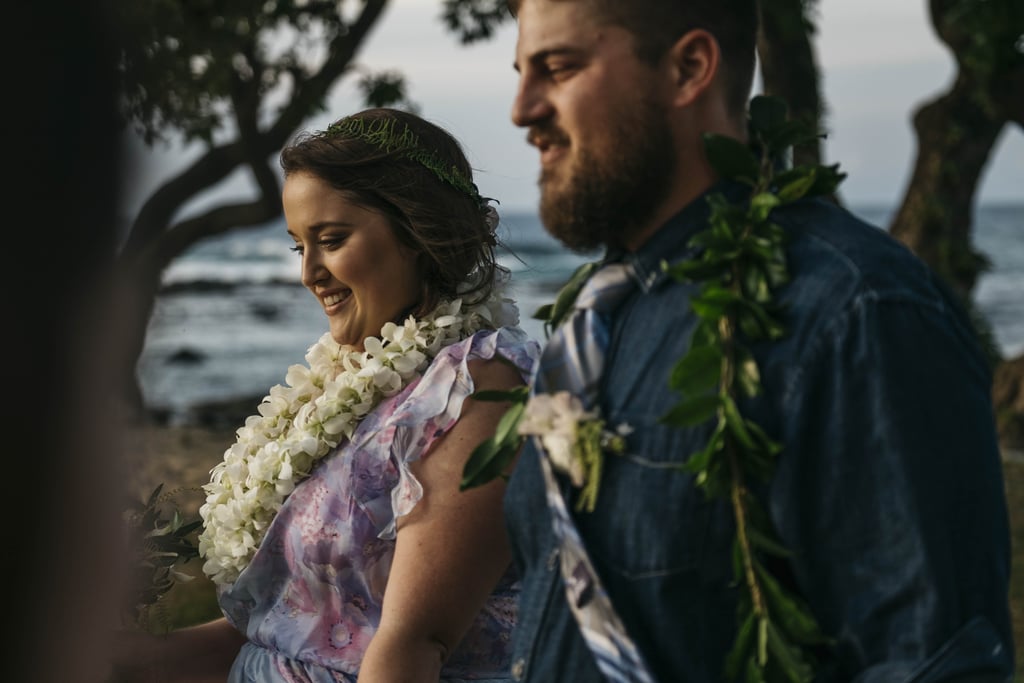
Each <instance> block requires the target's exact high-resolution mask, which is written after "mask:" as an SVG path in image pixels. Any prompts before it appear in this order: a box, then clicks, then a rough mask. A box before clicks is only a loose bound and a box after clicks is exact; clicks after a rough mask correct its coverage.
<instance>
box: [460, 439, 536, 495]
mask: <svg viewBox="0 0 1024 683" xmlns="http://www.w3.org/2000/svg"><path fill="white" fill-rule="evenodd" d="M522 441H523V438H522V437H520V438H519V439H518V440H517V441H515V442H506V443H499V442H498V441H496V440H495V439H494V438H490V439H487V440H485V441H483V442H481V443H480V444H479V445H478V446H477V447H476V448H474V449H473V452H472V453H470V455H469V459H468V460H467V461H466V465H465V466H464V467H463V469H462V480H461V481H460V482H459V490H460V491H465V490H466V489H471V488H475V487H477V486H483V485H484V484H486V483H487V482H489V481H491V480H493V479H495V478H497V477H500V476H502V473H503V472H505V470H506V469H507V468H508V467H509V465H511V464H512V461H513V460H514V459H515V456H516V453H518V452H519V447H520V446H521V445H522Z"/></svg>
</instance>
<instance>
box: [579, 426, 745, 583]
mask: <svg viewBox="0 0 1024 683" xmlns="http://www.w3.org/2000/svg"><path fill="white" fill-rule="evenodd" d="M621 422H625V423H627V424H629V425H630V426H631V427H632V428H633V430H634V431H633V432H632V433H631V434H630V435H628V436H627V444H628V451H627V453H626V454H624V455H622V456H616V455H606V456H605V466H604V474H603V475H602V481H601V488H600V492H599V495H598V502H597V506H596V507H595V509H594V511H593V512H580V513H578V514H577V515H576V520H577V524H579V526H580V529H581V532H582V533H583V534H584V536H585V538H586V539H587V547H588V549H590V551H591V553H592V555H593V556H594V558H595V561H596V562H597V563H598V564H599V565H600V566H601V567H602V569H603V570H604V571H611V572H614V573H615V574H616V575H617V576H618V578H619V579H622V580H626V581H642V580H645V579H657V578H659V577H671V576H681V575H687V576H693V574H694V573H696V577H697V578H698V579H700V580H701V581H703V582H714V583H717V582H719V581H721V580H723V579H724V580H726V581H728V580H729V579H730V577H731V564H730V563H729V562H724V563H721V562H718V563H716V562H715V561H714V560H713V558H722V557H725V558H729V557H730V555H731V554H730V553H729V549H728V547H725V548H714V547H712V546H713V545H715V544H721V543H722V540H721V539H725V540H726V542H727V541H728V540H729V539H731V538H732V533H731V528H732V527H733V522H732V517H731V515H730V514H729V509H728V507H727V506H725V505H724V504H722V503H720V502H717V501H715V502H711V501H708V500H707V498H706V496H705V494H704V492H703V491H702V490H700V489H698V488H696V486H695V485H694V475H693V474H691V473H689V472H687V471H685V470H684V469H682V467H681V465H682V464H683V463H685V462H686V461H687V460H688V459H689V457H690V456H691V455H692V454H693V453H694V452H696V451H698V450H699V449H700V448H701V447H702V446H703V444H704V443H705V442H706V440H707V436H708V435H709V433H710V427H708V428H707V429H705V428H703V427H701V428H696V429H679V428H676V427H671V426H668V425H664V424H661V423H659V422H658V421H657V419H656V417H652V416H651V413H650V412H649V411H648V412H640V413H636V414H632V415H630V414H622V415H618V416H615V419H614V420H613V421H612V424H619V423H621ZM641 453H642V454H643V455H642V456H641V455H639V454H641ZM722 525H725V526H726V527H727V529H728V532H727V533H724V534H723V533H721V529H720V527H722ZM723 551H724V552H723ZM719 565H721V566H719Z"/></svg>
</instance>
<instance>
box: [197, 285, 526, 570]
mask: <svg viewBox="0 0 1024 683" xmlns="http://www.w3.org/2000/svg"><path fill="white" fill-rule="evenodd" d="M499 284H501V283H499ZM518 323H519V311H518V309H517V308H516V306H515V303H514V302H513V301H512V300H511V299H507V298H504V297H503V296H502V294H501V288H500V287H497V286H496V287H495V290H494V291H493V293H492V294H491V296H490V297H489V298H488V299H487V300H485V301H482V302H480V303H478V304H475V305H463V300H462V299H455V300H454V301H450V302H442V303H441V304H440V305H439V306H438V307H437V308H436V309H434V311H433V312H432V313H431V314H430V315H428V316H426V317H425V318H423V319H421V320H417V319H415V318H413V317H412V316H410V317H409V318H407V319H406V321H405V323H404V324H402V325H396V324H395V323H392V322H389V323H387V324H385V325H384V327H383V328H382V329H381V334H380V337H379V338H377V337H368V338H367V339H366V340H365V342H364V348H365V351H358V350H356V349H355V348H354V347H352V346H348V345H344V346H343V345H340V344H338V343H337V342H335V341H334V339H332V338H331V335H330V333H326V334H324V335H323V336H322V337H320V340H319V341H318V342H317V343H315V344H314V345H313V346H311V347H310V348H309V350H308V351H307V353H306V362H307V363H309V367H306V366H303V365H292V366H291V367H290V368H289V369H288V372H287V374H286V376H285V382H286V385H280V384H278V385H276V386H274V387H272V388H271V389H270V393H269V394H268V395H267V396H265V397H264V398H263V401H262V402H261V403H260V405H259V406H258V408H257V409H258V411H259V414H258V415H250V416H249V417H248V418H247V419H246V420H245V424H244V425H243V426H242V427H240V428H239V429H238V430H237V431H236V434H237V437H238V438H237V440H236V442H235V443H234V445H232V446H231V447H230V448H228V449H227V450H226V451H225V452H224V460H223V461H222V462H220V463H218V464H217V465H216V466H214V468H213V469H212V470H211V471H210V474H211V476H210V482H209V483H208V484H206V485H204V486H203V490H204V491H205V492H206V502H205V503H204V504H203V505H202V507H200V509H199V514H200V516H201V517H202V519H203V525H204V528H203V531H202V533H201V534H200V535H199V554H200V555H201V556H202V557H203V558H205V562H204V564H203V572H204V573H206V574H207V575H208V576H209V577H210V578H211V579H212V580H213V582H214V583H215V584H217V585H218V586H223V585H226V584H230V583H232V582H234V580H235V579H237V578H238V575H239V574H240V573H241V571H242V570H243V569H245V567H246V566H248V564H249V562H250V561H251V560H252V557H253V555H254V554H255V552H256V549H257V548H258V547H259V544H260V542H261V541H262V539H263V536H264V535H265V533H266V531H267V528H268V527H269V525H270V522H271V520H273V518H274V516H275V515H276V514H277V511H278V510H279V509H280V508H281V505H282V504H283V503H284V500H285V498H287V497H288V495H289V494H290V493H291V492H292V491H293V490H294V489H295V486H296V485H297V484H298V483H299V482H300V481H302V480H303V479H305V478H306V477H308V476H309V474H310V472H311V470H312V468H313V465H314V464H316V462H317V461H319V460H320V459H321V458H323V457H324V456H325V455H327V454H328V453H330V452H331V451H333V450H334V448H335V447H336V446H337V445H338V444H339V443H341V442H342V441H343V440H344V439H348V438H351V436H352V434H353V432H354V431H355V429H356V427H357V426H358V424H359V422H360V421H361V420H362V418H363V417H365V416H366V415H367V413H369V412H370V411H371V410H373V409H374V408H375V407H376V406H377V404H379V403H380V402H381V400H383V399H384V398H387V397H389V396H393V395H395V394H396V393H398V392H399V391H401V390H402V389H403V388H405V387H406V386H408V385H409V383H410V382H411V381H412V380H413V379H415V378H416V377H418V376H419V375H420V374H421V373H422V371H423V370H424V369H425V368H426V367H427V365H428V364H429V363H430V361H431V360H432V359H433V358H434V356H436V355H437V353H438V352H439V351H440V350H441V349H442V348H444V347H445V346H448V345H450V344H453V343H455V342H458V341H460V340H462V339H465V338H467V337H468V336H470V335H472V334H473V333H474V332H477V331H478V330H481V329H484V328H489V329H497V328H499V327H503V326H514V325H517V324H518Z"/></svg>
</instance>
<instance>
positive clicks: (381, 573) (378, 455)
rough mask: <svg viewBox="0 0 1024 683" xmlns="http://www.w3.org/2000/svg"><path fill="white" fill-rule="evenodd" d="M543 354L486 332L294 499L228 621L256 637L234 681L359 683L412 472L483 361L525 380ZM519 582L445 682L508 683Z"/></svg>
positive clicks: (243, 583) (413, 491) (486, 611)
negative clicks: (470, 366)
mask: <svg viewBox="0 0 1024 683" xmlns="http://www.w3.org/2000/svg"><path fill="white" fill-rule="evenodd" d="M538 353H539V347H538V345H537V343H536V342H534V341H532V340H530V339H529V338H528V337H527V336H526V334H525V333H524V332H523V331H522V330H520V329H519V328H501V329H499V330H497V331H493V330H487V331H481V332H477V333H476V334H474V335H472V336H471V337H469V338H467V339H465V340H463V341H462V342H459V343H456V344H452V345H450V346H448V347H445V348H444V349H442V350H441V351H440V353H439V354H438V355H437V357H436V358H435V359H434V361H433V362H432V363H431V365H430V366H429V367H428V368H427V370H426V372H425V373H424V375H423V376H422V377H421V378H420V379H419V380H417V381H414V382H413V383H411V384H410V385H409V386H407V387H406V388H405V389H404V390H403V391H401V392H400V393H398V394H396V395H395V396H392V397H391V398H389V399H386V400H385V401H383V402H382V403H381V404H380V405H378V406H377V408H376V409H375V410H374V411H373V412H371V413H370V414H369V415H367V416H366V417H365V418H364V419H363V421H362V423H361V424H360V425H359V427H358V428H357V429H356V431H355V433H354V434H353V437H352V439H351V440H350V441H349V442H347V443H344V444H342V445H340V446H339V447H338V448H337V449H336V450H335V452H334V453H332V454H330V455H328V456H327V457H326V458H324V459H323V460H322V461H321V462H319V463H318V464H317V466H316V467H315V469H314V470H313V472H312V473H311V474H310V476H309V477H308V478H307V479H305V480H304V481H302V482H301V483H300V484H299V485H298V486H297V487H296V488H295V490H294V491H293V492H292V493H291V495H289V496H288V498H287V499H285V501H284V505H283V506H282V508H281V510H280V511H279V512H278V514H277V515H276V516H275V517H274V519H273V521H272V522H271V524H270V527H269V528H268V529H267V533H266V535H265V537H264V538H263V541H262V543H261V545H260V547H259V549H258V550H257V551H256V553H255V555H254V556H253V559H252V562H250V564H249V565H248V567H246V568H245V569H244V570H243V571H242V572H241V574H240V575H239V577H238V578H237V580H236V581H235V582H234V583H233V584H229V585H225V586H223V587H221V589H220V590H219V591H218V599H219V602H220V606H221V609H222V611H223V612H224V615H225V616H226V617H227V618H228V621H230V622H231V623H232V624H234V625H235V627H237V628H238V629H239V630H240V631H241V632H242V633H244V634H245V635H246V637H247V638H248V642H247V643H246V644H245V645H244V646H243V648H242V651H241V652H240V653H239V656H238V658H237V659H236V661H235V664H234V666H233V667H232V670H231V674H230V676H229V681H230V682H233V683H240V682H242V681H246V682H249V681H259V682H261V683H269V682H272V681H282V682H284V681H287V682H289V683H293V682H307V681H309V682H314V683H327V682H337V681H343V682H354V681H355V680H356V676H357V674H358V672H359V665H360V662H361V661H362V658H363V654H364V653H365V652H366V648H367V646H368V645H369V642H370V639H371V638H373V635H374V633H375V632H376V630H377V627H378V625H379V624H380V615H381V605H382V602H383V598H384V588H385V586H386V585H387V579H388V574H389V571H390V568H391V561H392V558H393V556H394V551H395V531H396V519H397V518H398V517H400V516H402V515H404V514H406V513H408V512H409V511H410V510H411V509H412V508H413V507H414V506H415V505H416V503H417V502H418V501H419V500H420V498H421V497H422V495H423V490H422V488H421V486H420V484H419V482H418V481H416V478H415V477H414V476H413V475H412V473H411V472H410V470H409V463H411V462H413V461H415V460H417V459H418V458H420V457H422V456H423V454H424V453H427V452H428V451H429V449H430V447H431V445H432V444H433V443H434V442H435V441H436V440H437V439H438V438H440V437H441V436H442V435H444V434H445V433H446V432H447V431H448V430H449V429H450V428H451V427H452V425H454V424H455V421H456V420H457V419H458V416H459V414H460V412H461V409H462V404H463V401H464V400H465V399H466V397H467V396H469V394H471V393H473V391H474V388H473V384H472V378H471V377H470V375H469V372H468V370H467V361H468V360H470V359H472V358H483V359H489V358H493V357H495V356H497V355H501V356H504V357H505V358H507V359H508V360H510V361H512V362H513V363H514V364H515V365H516V367H517V368H518V369H519V371H520V373H521V375H522V376H523V378H524V380H525V379H527V378H528V377H529V376H530V373H531V372H532V369H533V365H534V363H535V361H536V358H537V355H538ZM518 591H519V583H518V579H517V577H516V575H515V573H514V570H513V569H512V568H511V567H510V568H509V571H508V572H506V574H505V576H504V577H503V578H502V580H501V581H500V583H499V585H498V586H497V587H496V588H495V590H494V592H493V593H492V594H491V596H490V597H489V599H488V600H487V602H486V604H485V605H484V608H483V609H482V610H481V612H480V613H479V614H478V615H477V617H476V620H475V621H474V623H473V625H472V627H471V628H470V630H469V632H468V633H467V635H466V636H465V638H464V639H463V641H462V642H461V643H460V645H459V646H458V647H457V648H456V649H455V650H454V651H453V653H452V655H451V657H450V658H449V660H448V662H447V663H446V664H445V666H444V669H443V670H442V680H444V681H463V680H466V681H504V680H508V675H509V674H508V671H509V667H510V659H511V650H510V645H511V643H510V640H511V637H510V636H511V630H512V627H513V625H514V622H515V617H516V599H517V596H518Z"/></svg>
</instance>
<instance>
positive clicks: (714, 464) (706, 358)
mask: <svg viewBox="0 0 1024 683" xmlns="http://www.w3.org/2000/svg"><path fill="white" fill-rule="evenodd" d="M748 128H749V139H750V141H749V143H747V144H745V143H743V142H740V141H739V140H736V139H735V138H730V137H726V136H720V135H712V134H708V135H705V136H704V145H705V152H706V154H707V157H708V160H709V162H710V163H711V165H712V167H713V168H714V169H715V171H716V172H717V173H718V174H719V176H721V177H722V178H728V179H732V180H735V181H738V182H740V183H743V184H745V185H748V186H750V188H751V191H750V194H749V196H748V198H747V199H746V200H744V201H741V202H738V203H730V202H728V200H727V199H726V198H725V197H724V196H722V195H720V194H715V195H712V196H710V197H709V198H708V202H709V203H710V206H711V214H710V217H709V221H708V226H707V228H706V229H704V230H703V231H701V232H699V233H698V234H696V235H695V236H694V237H693V238H692V241H691V244H692V245H693V246H696V247H699V249H698V252H699V253H698V255H697V256H696V257H694V258H691V259H687V260H686V261H683V262H680V263H675V264H668V263H665V264H663V266H664V268H665V269H666V272H668V274H669V275H671V276H672V277H674V278H675V279H677V280H679V281H683V282H690V283H696V284H699V285H700V290H699V293H698V294H697V296H695V297H694V298H693V299H692V301H691V306H692V308H693V311H694V313H695V314H696V315H697V316H698V318H699V323H698V325H697V327H696V330H695V331H694V334H693V338H692V340H691V347H690V350H689V351H688V352H687V353H686V354H685V355H684V356H683V357H682V358H680V359H679V360H678V361H677V362H676V364H675V365H674V367H673V369H672V372H671V374H670V376H669V377H668V378H667V381H668V383H669V386H670V387H671V388H672V389H673V390H675V391H677V392H679V394H680V395H681V396H682V398H681V399H680V400H679V401H678V403H676V404H675V405H674V406H673V407H672V408H671V409H670V410H669V411H668V412H667V413H666V414H665V415H664V416H662V418H661V420H662V421H663V422H664V423H666V424H669V425H673V426H676V427H680V428H685V427H692V426H694V425H698V424H703V423H705V422H708V421H710V420H714V421H715V427H714V430H713V431H712V434H711V437H710V439H709V441H708V443H707V444H706V445H705V446H704V448H703V449H701V450H699V451H698V452H696V453H693V454H691V456H690V457H689V458H688V459H687V460H686V462H685V464H684V465H682V466H681V469H682V470H683V471H685V472H687V473H690V474H692V475H693V476H694V477H695V482H696V484H697V486H698V487H699V488H700V489H701V490H703V491H704V493H705V494H706V495H707V496H708V497H710V498H717V499H722V500H727V501H729V503H730V504H731V506H732V509H733V514H734V517H735V520H736V538H735V540H734V567H735V573H736V580H737V585H738V586H740V587H741V595H740V599H739V606H738V610H737V622H738V624H737V626H738V628H737V637H736V640H735V642H734V644H733V648H732V650H731V651H730V653H729V655H728V657H727V659H726V663H725V671H724V675H725V677H726V678H727V679H728V680H730V681H735V680H741V679H742V680H744V681H747V682H755V681H764V682H768V681H771V682H775V681H787V682H804V681H810V680H811V679H812V678H813V674H814V664H815V662H814V658H813V653H812V651H813V648H814V647H816V646H819V645H821V644H823V643H826V642H828V639H827V638H826V637H825V636H824V635H823V634H822V633H821V631H820V629H819V628H818V625H817V623H816V621H815V619H814V617H813V615H811V613H810V610H809V609H808V608H807V606H806V605H805V604H804V603H803V602H802V601H801V600H800V598H799V597H798V596H795V595H791V594H789V593H788V592H787V590H786V588H785V587H784V586H783V585H782V584H781V583H780V582H779V581H778V579H776V578H775V577H774V576H773V575H772V574H771V572H770V571H769V570H768V567H767V565H766V564H765V562H764V559H765V557H766V556H774V557H785V556H786V554H787V551H786V549H785V548H784V547H783V545H782V544H781V543H780V542H779V540H778V538H777V537H776V535H775V532H774V530H773V529H772V526H771V522H770V519H769V517H768V515H767V514H766V512H765V511H764V510H763V509H762V508H761V506H760V505H759V503H758V501H757V500H756V498H755V497H754V496H753V494H752V493H751V492H750V490H749V489H748V487H747V486H748V483H750V482H754V481H768V480H769V479H770V478H771V476H772V474H773V472H774V465H775V457H776V456H777V455H778V453H779V452H780V451H781V449H782V445H781V444H779V443H777V442H775V441H773V440H772V439H771V438H769V437H768V435H767V434H766V433H765V431H764V430H763V429H762V428H761V427H760V426H758V425H757V424H756V423H755V422H753V421H752V420H750V419H748V418H746V417H745V416H744V415H743V414H742V413H741V412H740V410H739V407H738V402H739V400H740V399H741V397H752V396H756V395H757V394H758V393H759V392H760V391H761V384H760V379H761V378H760V372H759V369H758V366H757V363H756V361H755V359H754V357H753V355H752V354H751V353H750V351H749V349H748V347H747V344H750V343H751V342H755V341H763V340H767V341H771V340H776V339H779V338H781V337H782V336H784V335H785V328H784V326H783V324H782V322H781V316H780V312H781V311H780V310H779V307H778V305H777V304H776V303H775V301H774V299H773V295H774V292H775V291H776V290H777V289H778V287H780V286H781V285H783V284H785V283H786V282H787V280H788V278H789V274H788V270H787V265H786V252H785V235H784V232H783V230H782V229H781V228H780V227H779V226H778V225H776V224H774V223H772V221H771V220H770V217H771V213H772V211H773V210H774V209H776V208H778V207H780V206H782V205H784V204H787V203H790V202H794V201H797V200H800V199H802V198H804V197H811V196H820V195H829V194H832V193H833V192H834V191H835V189H836V187H837V186H838V185H839V183H840V182H841V181H842V179H843V178H844V177H845V174H843V173H840V172H839V170H838V168H839V166H838V164H835V165H832V166H820V165H814V166H799V167H795V168H788V169H787V168H786V164H785V163H784V161H783V160H784V159H785V157H786V154H787V152H788V150H789V149H790V148H791V147H792V146H793V145H794V144H798V143H801V142H804V141H808V140H813V139H814V138H816V137H818V134H817V133H816V132H813V131H808V130H807V128H806V126H804V125H802V124H800V123H799V122H796V121H791V120H789V119H788V115H787V107H786V104H785V103H784V102H783V101H782V100H780V99H778V98H775V97H769V96H757V97H755V98H753V99H752V100H751V102H750V107H749V117H748ZM597 265H598V264H595V263H588V264H585V265H584V266H581V267H580V268H578V269H577V270H576V272H575V273H573V275H572V277H571V278H570V280H569V281H568V282H567V283H566V285H565V286H564V287H563V288H562V290H561V291H560V292H559V294H558V296H557V298H556V300H555V302H554V303H553V304H550V305H547V306H543V307H541V308H540V309H538V311H537V313H536V314H535V315H534V317H535V318H537V319H540V320H543V321H544V322H545V332H546V333H547V334H548V335H550V333H551V332H552V331H553V330H554V329H555V328H556V327H557V326H558V325H559V324H560V323H561V322H562V321H563V320H564V319H565V317H566V315H567V314H568V313H569V312H570V311H571V310H572V304H573V302H574V301H575V299H576V296H577V295H578V294H579V291H580V289H581V288H582V286H583V284H584V283H585V282H586V280H587V278H589V277H590V275H591V274H592V273H593V272H594V270H595V269H596V268H597ZM473 396H474V397H475V398H477V399H480V400H497V401H510V402H512V404H513V405H512V407H511V408H510V409H509V411H508V413H506V415H505V419H503V420H502V421H501V424H500V425H499V427H498V429H497V431H496V432H495V434H494V436H493V437H491V438H490V439H488V440H486V441H485V442H483V443H482V444H480V445H479V446H478V447H477V448H476V449H475V450H474V451H473V453H472V454H471V456H470V458H469V461H468V462H467V464H466V467H465V469H464V471H463V480H462V484H461V487H462V489H467V488H471V487H473V486H478V485H480V484H483V483H485V482H487V481H490V480H491V479H493V478H494V477H496V476H505V473H506V472H507V470H508V468H509V467H510V466H511V464H512V461H513V460H514V458H515V456H516V454H517V453H518V452H519V449H520V447H521V446H522V443H523V439H524V438H525V435H524V433H523V432H524V429H523V422H524V416H525V415H526V414H527V412H528V411H527V407H528V406H527V401H528V399H530V397H529V392H528V391H527V390H526V388H525V387H524V388H521V389H517V390H515V391H512V392H486V393H485V392H479V393H477V394H474V395H473ZM534 398H536V397H534ZM588 422H589V421H588V420H584V421H583V422H581V423H580V425H581V427H580V428H579V429H578V430H577V432H576V433H578V434H580V435H585V434H587V433H588V430H587V429H585V428H584V427H585V426H586V425H587V423H588ZM602 427H603V425H602ZM590 431H593V430H590ZM542 438H543V437H542ZM623 442H624V439H623V438H622V435H620V436H619V438H618V440H617V441H615V442H614V444H615V446H616V447H615V448H612V447H607V448H605V452H622V449H623V446H624V443H623ZM605 443H607V444H611V443H613V442H612V441H611V440H607V439H606V441H605ZM576 451H577V457H578V458H579V459H580V460H581V462H584V463H585V464H586V466H588V467H591V468H592V469H593V470H594V471H596V472H597V473H599V472H600V470H601V467H600V458H598V462H597V463H596V465H595V464H594V463H593V462H591V461H592V460H593V459H594V457H593V456H594V454H593V453H592V452H590V451H592V449H588V448H584V445H579V444H577V447H576ZM585 456H586V457H585ZM573 479H574V483H575V481H576V478H575V477H573ZM582 485H583V486H584V490H585V492H586V496H585V497H583V498H585V500H586V503H587V504H586V505H585V506H583V508H582V509H589V510H592V509H593V505H594V501H595V500H596V497H597V494H598V491H597V486H598V484H597V482H596V481H591V482H584V483H583V484H582ZM577 486H580V484H577ZM581 500H582V498H581ZM580 509H581V507H580V506H579V505H578V506H577V511H579V510H580Z"/></svg>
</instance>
